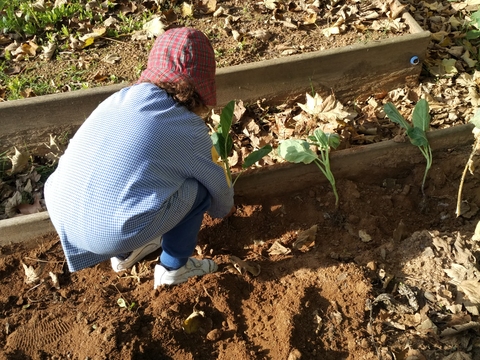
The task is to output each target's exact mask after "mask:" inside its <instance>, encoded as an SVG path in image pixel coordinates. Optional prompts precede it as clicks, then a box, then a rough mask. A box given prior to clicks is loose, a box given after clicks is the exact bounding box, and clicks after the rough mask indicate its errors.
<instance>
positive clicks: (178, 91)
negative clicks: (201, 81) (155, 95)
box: [152, 80, 206, 111]
mask: <svg viewBox="0 0 480 360" xmlns="http://www.w3.org/2000/svg"><path fill="white" fill-rule="evenodd" d="M152 84H154V85H156V86H158V87H159V88H161V89H163V90H165V91H166V92H167V94H169V95H170V96H171V97H172V98H173V99H174V100H175V101H176V102H178V103H179V104H180V105H183V106H185V107H186V108H187V109H188V110H190V111H195V110H197V109H199V108H200V109H201V108H205V107H206V106H205V104H204V102H203V101H202V99H201V98H200V95H198V93H197V92H196V91H195V85H194V84H193V83H192V82H190V81H186V80H180V81H177V82H158V83H153V82H152Z"/></svg>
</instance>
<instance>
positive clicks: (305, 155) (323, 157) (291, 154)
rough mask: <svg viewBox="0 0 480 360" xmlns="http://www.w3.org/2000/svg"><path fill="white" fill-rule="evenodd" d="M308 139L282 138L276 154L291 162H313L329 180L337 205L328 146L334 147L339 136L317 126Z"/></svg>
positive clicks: (336, 205)
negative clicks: (313, 148)
mask: <svg viewBox="0 0 480 360" xmlns="http://www.w3.org/2000/svg"><path fill="white" fill-rule="evenodd" d="M308 140H310V142H308V141H306V140H300V139H287V140H284V141H282V142H281V143H280V145H279V146H278V154H279V155H280V156H281V157H282V158H284V159H285V160H287V161H288V162H292V163H297V164H298V163H304V164H310V163H311V162H314V163H315V164H316V165H317V166H318V168H319V169H320V170H321V171H322V173H323V175H325V177H326V178H327V180H328V181H329V182H330V185H331V186H332V189H333V194H334V195H335V207H338V193H337V187H336V185H335V177H334V176H333V173H332V171H331V170H330V148H333V149H336V148H337V147H338V145H340V137H339V136H338V134H326V133H324V132H323V131H322V130H321V129H320V128H318V129H315V131H314V132H313V135H311V136H309V137H308ZM311 145H314V146H316V147H317V148H318V151H319V153H320V156H318V155H317V153H316V152H315V151H313V150H312V149H311V148H310V146H311Z"/></svg>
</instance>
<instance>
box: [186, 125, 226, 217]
mask: <svg viewBox="0 0 480 360" xmlns="http://www.w3.org/2000/svg"><path fill="white" fill-rule="evenodd" d="M195 145H196V146H195V158H194V161H193V169H192V176H193V177H195V178H196V179H197V180H198V181H199V182H200V183H201V184H202V185H203V186H205V187H206V188H207V190H208V191H209V193H210V195H211V197H212V205H211V207H210V209H209V210H208V213H209V215H211V216H212V217H216V218H221V217H224V216H226V215H227V214H228V213H229V212H230V210H231V209H232V207H233V204H234V202H233V195H234V191H233V187H232V186H231V184H230V181H229V180H228V177H227V174H226V171H225V168H224V167H223V166H221V165H219V163H218V162H217V160H218V155H217V152H216V150H215V148H214V147H213V144H212V141H211V139H210V136H208V133H206V132H205V133H203V134H199V136H198V137H197V140H196V141H195Z"/></svg>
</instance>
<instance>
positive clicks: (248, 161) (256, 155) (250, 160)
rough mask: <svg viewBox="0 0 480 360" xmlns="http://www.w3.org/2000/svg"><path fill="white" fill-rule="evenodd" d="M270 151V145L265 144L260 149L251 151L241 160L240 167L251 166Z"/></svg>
mask: <svg viewBox="0 0 480 360" xmlns="http://www.w3.org/2000/svg"><path fill="white" fill-rule="evenodd" d="M270 151H272V146H271V145H265V146H264V147H262V148H261V149H258V150H255V151H253V152H252V153H251V154H250V155H248V156H247V157H246V158H245V160H244V161H243V164H242V168H243V169H246V168H248V167H249V166H252V165H253V164H255V163H256V162H257V161H259V160H260V159H262V158H263V157H264V156H266V155H268V154H269V153H270Z"/></svg>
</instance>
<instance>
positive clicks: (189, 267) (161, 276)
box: [153, 258, 218, 289]
mask: <svg viewBox="0 0 480 360" xmlns="http://www.w3.org/2000/svg"><path fill="white" fill-rule="evenodd" d="M217 269H218V266H217V264H215V262H214V261H213V260H209V259H203V260H198V259H195V258H189V259H188V261H187V263H186V264H185V265H183V266H182V267H181V268H180V269H177V270H171V271H168V270H167V269H165V268H164V267H163V266H162V265H160V264H158V265H156V266H155V274H154V282H153V288H154V289H156V288H157V287H159V286H161V285H174V284H180V283H183V282H185V281H187V280H188V278H191V277H193V276H202V275H205V274H209V273H213V272H215V271H217Z"/></svg>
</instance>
